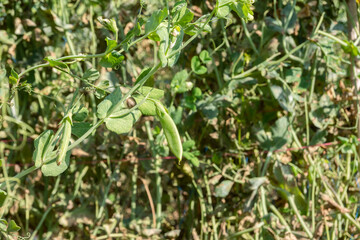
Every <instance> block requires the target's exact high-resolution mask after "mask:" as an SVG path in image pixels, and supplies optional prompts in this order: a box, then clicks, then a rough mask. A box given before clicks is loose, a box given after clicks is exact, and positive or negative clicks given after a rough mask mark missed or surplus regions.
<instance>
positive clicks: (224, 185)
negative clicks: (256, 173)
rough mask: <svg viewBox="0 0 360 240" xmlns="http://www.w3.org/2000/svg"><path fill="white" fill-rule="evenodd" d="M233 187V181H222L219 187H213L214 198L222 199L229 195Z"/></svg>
mask: <svg viewBox="0 0 360 240" xmlns="http://www.w3.org/2000/svg"><path fill="white" fill-rule="evenodd" d="M233 185H234V182H233V181H230V180H224V181H222V182H221V183H220V184H219V185H217V186H216V187H215V194H214V196H215V197H221V198H224V197H226V196H227V195H229V193H230V190H231V188H232V186H233Z"/></svg>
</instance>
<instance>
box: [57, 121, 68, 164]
mask: <svg viewBox="0 0 360 240" xmlns="http://www.w3.org/2000/svg"><path fill="white" fill-rule="evenodd" d="M62 124H64V131H63V134H62V138H61V142H60V146H59V155H58V157H57V159H56V163H57V165H58V166H59V165H60V164H61V162H62V161H63V160H64V159H65V156H66V152H67V151H66V150H67V147H68V146H69V142H70V138H71V117H70V116H68V117H66V118H64V120H63V122H62Z"/></svg>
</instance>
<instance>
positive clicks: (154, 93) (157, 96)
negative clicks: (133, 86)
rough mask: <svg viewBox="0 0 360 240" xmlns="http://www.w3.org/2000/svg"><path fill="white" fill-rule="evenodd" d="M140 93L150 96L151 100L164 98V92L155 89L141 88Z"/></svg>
mask: <svg viewBox="0 0 360 240" xmlns="http://www.w3.org/2000/svg"><path fill="white" fill-rule="evenodd" d="M138 92H139V93H141V94H142V95H143V96H147V95H148V94H149V96H148V97H149V98H153V99H157V100H160V99H161V98H163V97H164V90H161V89H158V88H153V87H147V86H143V87H141V88H139V90H138Z"/></svg>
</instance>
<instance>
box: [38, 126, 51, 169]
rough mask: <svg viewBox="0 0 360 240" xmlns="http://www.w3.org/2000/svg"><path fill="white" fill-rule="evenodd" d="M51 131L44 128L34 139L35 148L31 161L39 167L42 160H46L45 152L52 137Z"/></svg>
mask: <svg viewBox="0 0 360 240" xmlns="http://www.w3.org/2000/svg"><path fill="white" fill-rule="evenodd" d="M53 134H54V133H53V131H52V130H46V131H44V132H43V133H41V134H40V135H39V136H38V137H37V138H36V139H35V141H34V146H35V150H34V153H33V161H34V163H35V166H36V167H40V166H41V165H42V164H43V162H44V161H46V159H47V158H46V157H47V156H45V153H46V152H47V149H48V148H49V147H51V146H49V144H50V141H51V139H52V138H53V136H54V135H53Z"/></svg>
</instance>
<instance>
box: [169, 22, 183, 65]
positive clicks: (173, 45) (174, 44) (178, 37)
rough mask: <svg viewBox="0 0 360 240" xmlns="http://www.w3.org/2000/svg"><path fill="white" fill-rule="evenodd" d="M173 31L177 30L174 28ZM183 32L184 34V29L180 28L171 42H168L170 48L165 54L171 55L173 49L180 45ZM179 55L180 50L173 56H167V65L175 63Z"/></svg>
mask: <svg viewBox="0 0 360 240" xmlns="http://www.w3.org/2000/svg"><path fill="white" fill-rule="evenodd" d="M174 31H178V30H177V29H174ZM184 34H185V32H184V29H183V28H180V32H179V33H178V34H177V35H176V36H175V37H173V38H172V39H173V40H172V43H171V44H170V48H169V50H168V53H167V56H170V55H172V54H173V53H174V52H175V51H177V50H178V49H179V48H180V47H181V44H182V42H183V39H184ZM179 56H180V52H177V53H176V54H175V55H174V56H172V57H169V58H168V64H169V67H173V66H174V65H175V63H176V62H177V60H178V59H179Z"/></svg>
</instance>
